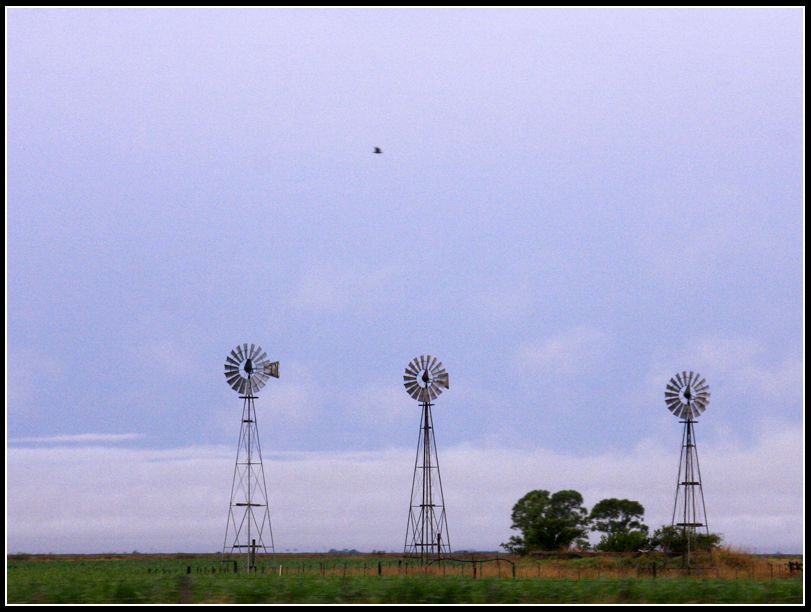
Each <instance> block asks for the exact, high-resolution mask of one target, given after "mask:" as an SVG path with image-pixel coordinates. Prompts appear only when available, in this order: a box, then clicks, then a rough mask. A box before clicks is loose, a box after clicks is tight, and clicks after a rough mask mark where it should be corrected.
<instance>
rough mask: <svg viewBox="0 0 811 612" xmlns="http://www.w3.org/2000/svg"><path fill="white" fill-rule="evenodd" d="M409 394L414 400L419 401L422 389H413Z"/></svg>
mask: <svg viewBox="0 0 811 612" xmlns="http://www.w3.org/2000/svg"><path fill="white" fill-rule="evenodd" d="M408 394H409V395H410V396H411V397H412V398H414V399H415V400H418V399H420V388H419V387H416V388H415V389H412V390H411V391H409V392H408Z"/></svg>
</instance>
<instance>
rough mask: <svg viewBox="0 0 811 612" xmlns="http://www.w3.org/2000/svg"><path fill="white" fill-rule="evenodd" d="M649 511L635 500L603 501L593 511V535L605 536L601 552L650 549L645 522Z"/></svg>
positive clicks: (591, 518)
mask: <svg viewBox="0 0 811 612" xmlns="http://www.w3.org/2000/svg"><path fill="white" fill-rule="evenodd" d="M644 515H645V508H643V507H642V504H640V503H639V502H638V501H633V500H631V499H616V498H613V497H612V498H609V499H603V500H601V501H599V502H597V504H595V506H594V508H592V509H591V514H590V515H589V521H590V522H591V523H592V526H591V530H592V531H600V532H602V533H603V536H602V537H601V538H600V543H599V544H597V546H596V547H595V548H597V550H604V551H611V552H624V551H631V550H640V549H643V548H647V546H648V526H647V525H645V524H644V523H643V522H642V518H643V517H644Z"/></svg>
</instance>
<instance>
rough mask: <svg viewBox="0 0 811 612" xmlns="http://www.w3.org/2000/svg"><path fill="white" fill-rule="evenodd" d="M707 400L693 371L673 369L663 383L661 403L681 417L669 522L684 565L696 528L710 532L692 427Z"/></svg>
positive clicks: (707, 389) (702, 382)
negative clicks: (678, 539)
mask: <svg viewBox="0 0 811 612" xmlns="http://www.w3.org/2000/svg"><path fill="white" fill-rule="evenodd" d="M709 403H710V386H709V385H708V384H707V381H706V380H705V379H703V378H702V377H701V375H700V374H698V373H697V372H695V373H694V372H681V373H676V374H675V375H674V376H673V377H672V378H671V379H670V382H668V383H667V387H666V389H665V405H666V406H667V409H668V410H670V412H671V413H673V416H675V417H678V418H679V419H681V420H680V421H679V422H680V423H684V430H683V432H682V439H681V440H682V441H681V454H680V456H679V474H678V478H677V480H676V499H675V501H674V502H673V518H672V519H671V523H670V524H671V527H677V528H678V527H680V528H681V534H682V539H683V541H684V543H685V545H686V554H685V555H684V557H683V564H684V565H685V566H686V567H688V568H689V567H690V555H691V552H692V550H693V549H694V548H695V543H696V534H697V532H698V531H699V530H700V531H703V532H704V533H706V534H707V535H709V534H710V528H709V525H708V524H707V507H706V505H705V504H704V489H703V487H702V486H701V468H700V467H699V465H698V450H697V448H696V436H695V431H694V429H693V425H694V424H695V423H696V421H695V418H696V417H698V416H700V415H701V413H703V412H704V411H705V410H706V409H707V405H708V404H709ZM680 500H681V502H680Z"/></svg>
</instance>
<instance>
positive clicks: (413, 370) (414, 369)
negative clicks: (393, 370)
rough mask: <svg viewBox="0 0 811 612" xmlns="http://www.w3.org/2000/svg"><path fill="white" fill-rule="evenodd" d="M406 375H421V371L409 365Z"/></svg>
mask: <svg viewBox="0 0 811 612" xmlns="http://www.w3.org/2000/svg"><path fill="white" fill-rule="evenodd" d="M405 373H406V374H411V375H413V376H416V375H417V374H418V373H419V371H418V370H417V369H416V368H413V367H411V364H410V363H409V364H408V365H407V366H406V369H405Z"/></svg>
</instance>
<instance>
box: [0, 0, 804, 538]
mask: <svg viewBox="0 0 811 612" xmlns="http://www.w3.org/2000/svg"><path fill="white" fill-rule="evenodd" d="M803 22H804V10H803V9H799V8H783V9H465V10H462V9H18V8H17V9H7V10H6V159H7V161H6V236H5V238H6V459H7V463H6V494H7V506H6V525H7V536H6V547H7V551H9V552H21V551H26V552H109V551H118V552H129V551H131V550H140V551H141V552H173V551H189V552H192V551H202V552H205V551H212V552H213V551H217V550H219V549H220V547H221V543H222V538H223V536H224V530H225V523H226V518H227V511H228V495H229V492H230V485H231V476H232V473H233V462H234V456H235V452H236V443H237V438H238V434H239V426H240V418H241V417H240V414H241V409H242V401H241V400H240V399H239V398H238V396H237V394H235V393H234V392H233V391H232V390H231V389H230V387H229V386H228V385H227V384H226V381H225V378H224V377H223V374H222V369H223V368H222V364H223V363H224V361H225V357H226V355H227V354H228V353H229V351H230V350H231V349H232V348H233V347H234V346H236V345H237V344H241V343H244V342H248V343H258V344H260V345H261V346H262V347H263V348H264V349H265V350H266V351H267V352H268V355H269V357H270V358H271V359H272V360H278V361H279V362H280V374H281V376H280V378H279V379H278V380H275V379H272V380H270V381H269V383H268V385H267V386H266V387H265V388H264V389H263V390H262V392H261V393H260V394H259V399H258V400H256V408H257V421H258V425H259V430H260V437H261V441H262V448H263V451H264V462H265V472H266V474H267V475H268V478H269V489H270V490H269V494H270V497H271V520H272V523H273V533H274V539H275V542H276V548H277V550H280V551H283V550H299V551H303V550H313V551H320V550H328V549H330V548H336V549H343V548H356V549H359V550H391V551H398V550H402V543H403V537H404V534H405V529H406V519H407V512H408V504H409V493H410V481H411V477H412V475H413V469H414V460H413V457H414V452H415V446H416V444H415V442H416V439H417V432H418V429H419V419H420V414H419V407H418V405H417V403H416V402H414V401H413V400H412V399H411V398H410V397H409V396H408V395H407V393H406V392H405V389H404V388H403V387H402V371H403V369H404V368H405V366H406V365H407V364H408V362H409V361H410V360H411V359H412V358H413V357H414V356H417V355H421V354H431V355H435V356H437V357H438V358H439V359H441V360H442V362H443V364H444V365H445V367H446V369H447V371H448V373H449V377H450V388H449V389H448V390H447V391H446V392H444V393H443V394H442V396H441V397H440V398H439V399H438V400H437V402H436V406H435V407H434V413H433V414H434V426H435V435H436V440H437V448H438V454H439V460H440V465H441V470H442V481H443V488H444V493H445V501H446V511H447V515H448V523H449V535H450V538H451V545H452V546H453V547H455V548H466V549H479V550H495V549H497V548H498V546H499V544H500V543H501V542H506V541H507V539H508V538H509V536H510V535H513V532H511V531H510V519H509V514H510V510H511V508H512V505H513V504H514V503H515V502H516V501H517V500H518V499H519V498H520V497H521V496H522V495H524V494H525V493H526V492H528V491H530V490H533V489H546V490H550V491H556V490H561V489H571V488H574V489H577V490H579V491H580V492H581V493H583V496H584V499H585V503H586V505H587V506H588V507H591V506H593V505H594V504H595V503H596V502H598V501H599V500H600V499H603V498H606V497H624V498H629V499H635V500H638V501H640V502H641V503H642V504H643V506H644V507H645V508H646V522H647V523H648V524H649V525H650V526H651V527H652V528H656V527H658V526H660V525H663V524H669V523H670V520H671V516H670V513H671V511H672V504H673V498H674V485H675V482H676V479H677V468H678V458H679V451H680V445H681V425H680V424H679V423H678V421H677V419H675V418H674V417H673V416H672V415H671V414H670V413H669V412H668V411H667V410H666V407H665V404H664V397H663V393H664V388H665V385H666V383H667V381H668V380H669V378H670V377H671V376H672V375H673V374H675V373H676V372H680V371H683V370H694V371H698V372H700V373H701V374H702V376H704V377H705V378H706V379H707V380H708V382H709V384H710V389H711V394H712V395H711V399H710V405H709V408H708V410H707V412H706V413H705V414H704V415H703V416H702V417H701V419H699V422H698V424H697V425H696V438H697V443H698V447H699V452H700V459H701V472H702V478H703V483H704V495H705V499H706V505H707V515H708V523H709V525H710V528H711V530H713V531H718V532H721V533H722V534H723V535H724V539H725V542H726V543H727V544H729V545H731V546H734V547H737V548H741V549H745V550H750V551H754V552H775V551H782V552H799V551H801V550H802V547H803V544H802V543H803V533H804V523H803V518H802V517H803V507H804V473H803V468H802V467H801V466H802V465H803V458H804V451H805V448H804V433H803V424H804V413H803V407H804V386H805V385H804V383H805V379H804V375H803V369H804V355H805V353H804V339H803V332H804V296H805V294H804V282H803V281H804V275H803V272H804V237H805V231H804V221H805V217H804V212H803V199H804V174H803V157H804V110H803V96H804V78H803V68H804V65H803V55H804V27H803ZM374 147H380V148H381V149H382V151H383V154H382V155H375V154H373V150H374ZM593 538H594V536H593Z"/></svg>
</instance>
